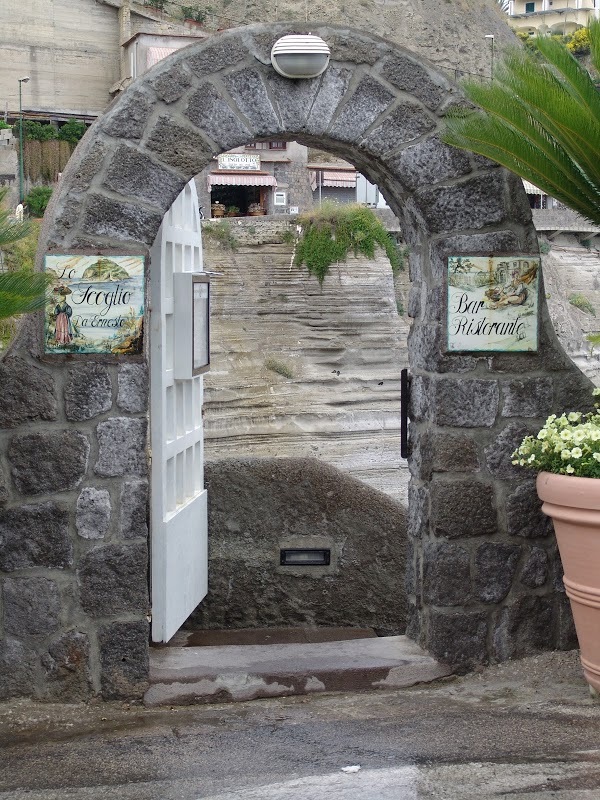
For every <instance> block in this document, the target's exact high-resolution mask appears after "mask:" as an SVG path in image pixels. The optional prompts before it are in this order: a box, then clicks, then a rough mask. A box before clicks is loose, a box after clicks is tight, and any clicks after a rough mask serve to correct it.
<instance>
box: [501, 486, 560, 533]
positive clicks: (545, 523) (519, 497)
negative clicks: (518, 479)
mask: <svg viewBox="0 0 600 800" xmlns="http://www.w3.org/2000/svg"><path fill="white" fill-rule="evenodd" d="M506 522H507V528H508V533H509V534H510V535H511V536H522V537H523V538H524V539H538V538H541V537H543V536H549V535H550V534H551V533H552V521H551V520H550V517H547V516H546V515H545V514H543V513H542V503H541V500H540V499H539V497H538V496H537V492H536V490H535V482H533V481H529V480H527V481H525V482H524V483H522V484H521V485H520V486H518V487H517V488H516V489H515V490H514V492H511V494H509V495H508V496H507V498H506Z"/></svg>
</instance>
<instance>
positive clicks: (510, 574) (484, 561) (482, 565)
mask: <svg viewBox="0 0 600 800" xmlns="http://www.w3.org/2000/svg"><path fill="white" fill-rule="evenodd" d="M520 555H521V548H520V547H519V546H518V545H511V544H502V543H500V542H485V543H484V544H482V545H480V546H479V547H478V548H477V552H476V553H475V578H474V580H473V590H474V592H475V594H476V595H477V597H478V599H479V600H481V602H482V603H499V602H500V601H501V600H503V599H504V598H505V597H506V595H507V594H508V593H509V591H510V587H511V585H512V582H513V578H514V576H515V572H516V569H517V564H518V563H519V558H520Z"/></svg>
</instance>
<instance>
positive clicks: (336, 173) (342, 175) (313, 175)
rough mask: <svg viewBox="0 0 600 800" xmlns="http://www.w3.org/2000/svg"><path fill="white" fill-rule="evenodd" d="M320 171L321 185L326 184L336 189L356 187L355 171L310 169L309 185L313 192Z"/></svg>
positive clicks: (317, 182)
mask: <svg viewBox="0 0 600 800" xmlns="http://www.w3.org/2000/svg"><path fill="white" fill-rule="evenodd" d="M319 172H322V178H321V180H322V183H321V186H328V187H331V188H337V189H354V188H355V187H356V172H350V171H342V170H332V169H324V170H316V169H311V170H310V186H311V189H312V190H313V192H314V191H315V189H316V188H317V186H318V185H319V175H318V173H319Z"/></svg>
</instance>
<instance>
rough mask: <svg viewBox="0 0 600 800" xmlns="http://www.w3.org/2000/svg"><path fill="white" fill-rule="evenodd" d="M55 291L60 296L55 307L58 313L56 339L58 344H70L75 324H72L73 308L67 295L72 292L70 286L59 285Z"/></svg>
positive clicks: (55, 312)
mask: <svg viewBox="0 0 600 800" xmlns="http://www.w3.org/2000/svg"><path fill="white" fill-rule="evenodd" d="M54 291H55V292H56V294H58V295H59V297H60V299H59V301H58V303H57V304H56V308H55V309H54V314H55V315H56V319H55V323H54V324H55V330H54V341H55V342H56V344H69V343H70V342H72V341H73V325H72V324H71V317H72V316H73V309H72V307H71V306H70V305H69V304H68V303H67V295H69V294H72V292H71V290H70V289H69V287H68V286H58V287H57V288H56V289H55V290H54Z"/></svg>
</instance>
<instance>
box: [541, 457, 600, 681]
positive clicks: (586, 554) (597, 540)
mask: <svg viewBox="0 0 600 800" xmlns="http://www.w3.org/2000/svg"><path fill="white" fill-rule="evenodd" d="M537 491H538V495H539V497H540V500H542V501H543V505H542V511H543V512H544V513H545V514H547V515H548V516H549V517H551V518H552V521H553V523H554V531H555V533H556V541H557V543H558V549H559V551H560V557H561V559H562V563H563V568H564V571H565V574H564V578H563V580H564V584H565V589H566V592H567V596H568V597H569V600H570V601H571V610H572V612H573V619H574V620H575V629H576V630H577V638H578V639H579V647H580V648H581V664H582V666H583V673H584V675H585V679H586V680H587V682H588V683H589V685H590V687H591V688H592V689H593V690H595V692H597V693H600V479H598V478H575V477H573V476H571V475H555V474H553V473H550V472H541V473H540V474H539V475H538V478H537Z"/></svg>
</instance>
